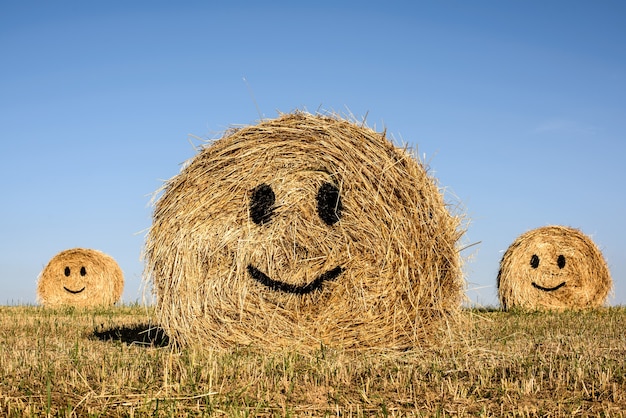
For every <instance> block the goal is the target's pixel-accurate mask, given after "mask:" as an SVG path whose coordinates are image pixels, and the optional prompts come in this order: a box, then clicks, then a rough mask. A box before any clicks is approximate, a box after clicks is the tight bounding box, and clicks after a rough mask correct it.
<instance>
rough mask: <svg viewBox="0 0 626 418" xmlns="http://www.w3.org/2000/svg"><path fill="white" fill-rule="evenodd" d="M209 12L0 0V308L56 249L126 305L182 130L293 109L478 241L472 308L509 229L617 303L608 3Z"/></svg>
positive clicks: (209, 132) (619, 64)
mask: <svg viewBox="0 0 626 418" xmlns="http://www.w3.org/2000/svg"><path fill="white" fill-rule="evenodd" d="M212 3H217V2H199V1H198V2H165V1H149V2H148V1H144V2H142V1H133V2H121V1H120V2H116V1H112V2H78V1H76V2H70V1H61V2H43V1H41V2H35V1H3V2H1V3H0V51H1V54H0V60H1V64H2V65H1V66H0V185H1V189H0V196H1V199H2V204H1V205H0V304H5V303H8V304H15V303H34V302H35V292H36V282H37V276H38V274H39V272H40V271H41V270H42V269H43V267H44V266H45V264H46V263H47V262H48V261H49V260H50V258H52V257H53V256H54V255H55V254H56V253H58V252H59V251H61V250H64V249H67V248H72V247H87V248H95V249H99V250H102V251H104V252H106V253H108V254H110V255H111V256H113V257H114V258H115V259H116V260H117V261H118V263H119V264H120V266H121V267H122V269H123V271H124V273H125V277H126V287H125V291H124V296H123V300H124V301H126V302H134V301H135V300H141V295H142V279H141V275H142V262H141V260H140V255H141V251H142V247H143V241H144V236H145V229H146V228H148V227H149V226H150V222H151V213H152V209H151V207H150V205H149V203H150V197H151V194H152V193H153V192H154V191H155V190H156V189H157V188H158V187H159V186H160V185H161V184H162V181H163V180H165V179H167V178H170V177H171V176H173V175H175V174H176V173H177V172H178V170H179V169H180V164H181V163H182V162H183V161H185V160H186V159H188V158H190V157H192V156H193V155H194V154H195V150H194V148H193V146H194V145H198V144H199V141H198V140H196V139H194V137H198V138H203V139H208V138H215V137H216V136H219V135H220V133H221V132H223V131H224V130H225V129H227V128H228V127H229V126H231V125H239V124H251V123H256V121H258V120H259V118H260V117H268V118H269V117H275V116H277V114H278V112H289V111H292V110H295V109H306V110H309V111H311V112H315V111H317V110H325V111H330V110H334V111H337V112H341V113H347V112H351V113H352V114H353V115H354V116H355V117H357V118H362V117H363V116H365V115H367V122H368V125H369V126H370V127H373V128H376V129H378V130H382V129H385V128H386V129H387V132H388V134H389V135H392V136H393V137H394V138H395V139H396V140H397V141H398V143H408V144H409V145H410V146H412V147H414V148H417V150H418V152H419V154H420V155H421V156H425V158H426V161H427V162H428V163H429V164H430V166H431V170H432V173H433V174H434V175H435V176H436V177H437V178H438V179H439V182H440V184H441V186H443V187H445V188H446V191H447V200H448V201H449V202H452V203H455V202H457V203H460V204H461V205H462V210H463V211H464V212H465V213H466V214H467V217H468V219H469V220H470V224H469V229H468V232H467V235H466V236H465V238H464V243H465V244H471V243H475V242H479V241H480V244H478V245H475V246H473V247H471V248H469V249H467V250H465V251H464V252H463V255H464V256H465V257H466V258H467V261H466V264H465V272H466V276H467V281H468V292H467V293H468V296H469V297H470V300H471V301H472V302H474V303H477V304H482V305H497V303H498V302H497V290H496V275H497V272H498V264H499V261H500V258H501V257H502V253H503V251H504V250H506V248H507V247H508V246H509V245H510V244H511V242H512V241H513V240H514V239H515V238H516V237H517V236H519V235H520V234H521V233H523V232H525V231H527V230H529V229H533V228H537V227H540V226H545V225H549V224H561V225H568V226H573V227H576V228H580V229H581V230H582V231H583V232H584V233H586V234H588V235H590V236H591V237H592V238H593V240H594V241H595V242H596V244H597V245H598V246H599V247H600V249H601V250H602V251H603V254H604V256H605V258H606V259H607V262H608V264H609V268H610V270H611V273H612V277H613V280H614V283H615V288H614V294H613V295H612V296H611V298H610V303H611V304H614V305H617V304H620V305H623V304H626V283H625V280H626V251H625V250H626V222H625V221H624V219H625V217H626V194H625V192H624V181H625V180H626V164H625V163H624V158H625V157H626V24H624V22H625V21H626V3H624V2H621V1H576V0H567V1H549V2H546V1H507V2H502V1H471V2H468V1H428V2H426V1H424V2H420V1H405V2H397V1H387V2H372V4H368V3H369V2H362V1H360V2H350V1H346V2H340V1H332V2H330V1H329V2H326V1H320V2H308V3H306V4H303V3H299V2H263V4H261V2H249V3H245V2H220V5H217V6H216V5H212ZM383 3H384V5H383ZM244 78H245V80H247V82H246V81H244Z"/></svg>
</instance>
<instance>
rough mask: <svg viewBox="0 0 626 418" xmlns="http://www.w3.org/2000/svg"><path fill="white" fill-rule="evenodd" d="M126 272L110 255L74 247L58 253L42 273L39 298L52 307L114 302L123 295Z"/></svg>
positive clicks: (110, 303) (96, 304)
mask: <svg viewBox="0 0 626 418" xmlns="http://www.w3.org/2000/svg"><path fill="white" fill-rule="evenodd" d="M123 290H124V275H123V273H122V270H121V269H120V267H119V266H118V264H117V262H116V261H115V260H114V259H113V258H112V257H111V256H109V255H107V254H105V253H103V252H100V251H97V250H92V249H85V248H73V249H69V250H65V251H61V252H60V253H58V254H57V255H55V256H54V257H53V258H52V259H51V260H50V261H49V262H48V264H47V265H46V267H45V268H44V269H43V271H42V272H41V274H40V275H39V280H38V284H37V299H38V300H39V302H40V303H41V304H43V305H44V306H48V307H57V306H77V307H88V306H103V305H112V304H114V303H115V302H117V301H118V300H119V299H120V297H121V296H122V291H123Z"/></svg>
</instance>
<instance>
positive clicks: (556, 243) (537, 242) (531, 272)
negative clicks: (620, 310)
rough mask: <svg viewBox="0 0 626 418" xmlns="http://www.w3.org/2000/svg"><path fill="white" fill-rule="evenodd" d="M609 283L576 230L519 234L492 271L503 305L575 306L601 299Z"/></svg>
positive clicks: (599, 258) (551, 229)
mask: <svg viewBox="0 0 626 418" xmlns="http://www.w3.org/2000/svg"><path fill="white" fill-rule="evenodd" d="M611 286H612V280H611V276H610V274H609V269H608V267H607V265H606V261H605V260H604V258H603V256H602V253H601V252H600V250H599V249H598V247H597V246H596V245H595V244H594V242H593V241H592V240H591V238H589V237H588V236H587V235H585V234H583V233H582V232H581V231H579V230H578V229H574V228H569V227H564V226H546V227H542V228H537V229H533V230H531V231H528V232H526V233H524V234H522V235H521V236H519V237H518V238H517V239H516V240H515V241H514V242H513V243H512V244H511V245H510V246H509V248H508V249H507V250H506V252H505V253H504V256H503V257H502V260H501V262H500V271H499V272H498V293H499V297H500V303H501V305H502V307H503V309H505V310H507V309H511V308H521V309H555V310H562V309H568V308H571V309H579V308H592V307H598V306H601V305H602V304H604V303H605V301H606V297H607V295H608V293H609V290H610V289H611Z"/></svg>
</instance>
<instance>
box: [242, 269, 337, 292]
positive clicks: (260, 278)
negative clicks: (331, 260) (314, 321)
mask: <svg viewBox="0 0 626 418" xmlns="http://www.w3.org/2000/svg"><path fill="white" fill-rule="evenodd" d="M343 271H344V269H343V267H341V266H337V267H335V268H334V269H332V270H328V271H327V272H326V273H322V274H320V275H319V276H317V278H316V279H315V280H313V281H312V282H310V283H308V284H305V285H301V286H297V285H295V284H291V283H285V282H281V281H280V280H274V279H271V278H270V277H269V276H268V275H267V274H265V273H263V272H262V271H261V270H259V269H258V268H256V267H254V266H253V265H252V264H249V265H248V273H250V276H252V278H253V279H254V280H256V281H257V282H259V283H261V284H262V285H263V286H266V287H269V288H270V289H272V290H276V291H279V292H285V293H293V294H296V295H306V294H309V293H312V292H315V291H316V290H320V289H321V288H322V286H323V284H324V282H325V281H329V280H335V279H336V278H337V277H339V275H340V274H341V273H343Z"/></svg>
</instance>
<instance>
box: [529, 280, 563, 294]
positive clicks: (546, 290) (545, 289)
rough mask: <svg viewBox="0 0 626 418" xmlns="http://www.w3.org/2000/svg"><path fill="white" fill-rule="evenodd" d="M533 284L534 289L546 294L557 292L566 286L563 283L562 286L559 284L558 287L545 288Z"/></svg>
mask: <svg viewBox="0 0 626 418" xmlns="http://www.w3.org/2000/svg"><path fill="white" fill-rule="evenodd" d="M531 284H532V285H533V287H534V288H535V289H539V290H543V291H544V292H553V291H555V290H557V289H560V288H562V287H563V286H565V282H563V283H561V284H558V285H556V286H554V287H543V286H539V285H538V284H537V283H535V282H532V283H531Z"/></svg>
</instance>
